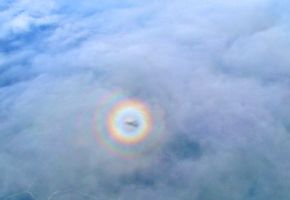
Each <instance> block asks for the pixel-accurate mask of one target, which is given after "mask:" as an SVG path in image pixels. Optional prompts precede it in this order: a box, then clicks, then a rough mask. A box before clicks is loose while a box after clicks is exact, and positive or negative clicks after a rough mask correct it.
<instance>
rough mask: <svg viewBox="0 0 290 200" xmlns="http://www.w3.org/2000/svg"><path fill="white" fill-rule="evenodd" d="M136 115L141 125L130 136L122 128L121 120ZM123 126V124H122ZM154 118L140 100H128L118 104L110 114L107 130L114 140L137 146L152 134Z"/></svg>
mask: <svg viewBox="0 0 290 200" xmlns="http://www.w3.org/2000/svg"><path fill="white" fill-rule="evenodd" d="M130 114H131V115H132V114H133V115H135V116H133V117H136V118H138V120H139V122H138V123H140V124H139V125H138V126H139V127H137V128H136V129H137V131H134V133H133V134H128V133H127V132H126V130H124V128H122V127H120V118H122V117H126V115H130ZM121 125H122V124H121ZM151 126H152V118H151V114H150V111H149V109H148V107H147V106H146V105H145V104H144V103H142V102H140V101H138V100H132V99H130V100H126V101H122V102H120V103H118V104H117V105H116V106H115V107H114V108H113V109H112V110H111V111H110V112H109V114H108V118H107V128H108V130H109V133H110V135H111V136H112V138H113V139H116V140H117V141H118V142H121V143H124V144H128V145H129V144H137V143H139V142H142V141H143V140H144V139H145V138H146V137H147V136H148V134H149V133H150V130H151Z"/></svg>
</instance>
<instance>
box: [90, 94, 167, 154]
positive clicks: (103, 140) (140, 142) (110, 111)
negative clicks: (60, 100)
mask: <svg viewBox="0 0 290 200" xmlns="http://www.w3.org/2000/svg"><path fill="white" fill-rule="evenodd" d="M152 110H153V109H152V108H150V107H149V106H148V105H147V104H146V103H144V102H142V101H140V100H138V99H135V98H129V97H128V96H127V95H124V94H123V93H114V94H110V95H108V96H107V97H106V98H104V99H102V101H101V102H100V104H99V105H98V108H97V115H96V118H95V121H94V124H95V125H96V130H97V134H96V135H97V139H98V141H99V143H100V144H102V146H103V147H105V149H108V150H110V151H111V152H114V153H117V154H122V155H125V156H127V155H128V156H135V155H140V154H142V153H145V152H148V151H150V150H152V149H154V148H153V147H155V146H156V144H157V143H158V141H159V139H160V135H161V134H160V133H161V132H162V128H163V125H162V124H163V123H161V121H162V120H160V117H158V115H157V114H156V113H153V112H152Z"/></svg>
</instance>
